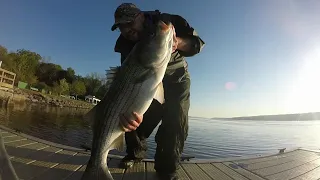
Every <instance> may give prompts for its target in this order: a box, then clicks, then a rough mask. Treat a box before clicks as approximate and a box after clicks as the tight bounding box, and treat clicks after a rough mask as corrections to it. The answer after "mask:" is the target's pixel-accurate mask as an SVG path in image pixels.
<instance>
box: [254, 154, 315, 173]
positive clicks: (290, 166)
mask: <svg viewBox="0 0 320 180" xmlns="http://www.w3.org/2000/svg"><path fill="white" fill-rule="evenodd" d="M317 159H319V157H317V156H312V157H309V158H304V159H297V160H295V161H291V162H288V163H284V164H280V165H276V166H272V167H267V168H263V169H259V170H255V171H253V172H255V173H257V174H259V175H261V176H268V175H272V174H276V173H279V172H282V171H286V170H290V169H293V168H296V167H299V166H301V165H303V164H306V163H308V162H311V161H314V160H317Z"/></svg>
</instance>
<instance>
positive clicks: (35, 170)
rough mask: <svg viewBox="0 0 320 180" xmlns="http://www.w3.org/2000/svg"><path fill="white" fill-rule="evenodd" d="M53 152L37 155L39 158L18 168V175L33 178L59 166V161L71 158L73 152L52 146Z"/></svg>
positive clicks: (23, 177)
mask: <svg viewBox="0 0 320 180" xmlns="http://www.w3.org/2000/svg"><path fill="white" fill-rule="evenodd" d="M50 148H51V150H52V152H54V151H55V152H54V153H51V154H48V155H47V156H42V157H37V160H36V161H34V162H31V163H29V164H25V165H24V166H20V167H19V168H17V169H16V171H17V172H18V176H19V177H20V178H22V179H25V180H27V179H31V178H32V177H34V176H37V175H40V174H41V173H43V172H45V171H46V170H48V169H50V168H52V167H54V166H57V165H58V164H59V163H61V162H63V161H64V160H66V159H68V158H71V157H72V154H75V153H72V154H71V155H70V152H63V150H62V149H59V148H53V147H50Z"/></svg>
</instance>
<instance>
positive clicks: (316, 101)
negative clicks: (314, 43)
mask: <svg viewBox="0 0 320 180" xmlns="http://www.w3.org/2000/svg"><path fill="white" fill-rule="evenodd" d="M302 61H303V65H302V67H301V71H299V72H297V73H298V79H297V80H296V82H295V83H294V86H293V87H292V89H291V92H289V93H288V99H287V108H288V110H290V111H293V112H319V111H320V46H318V47H317V48H313V49H310V50H309V51H308V52H307V53H306V54H304V57H303V58H302Z"/></svg>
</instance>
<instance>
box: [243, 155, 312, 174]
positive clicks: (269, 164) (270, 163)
mask: <svg viewBox="0 0 320 180" xmlns="http://www.w3.org/2000/svg"><path fill="white" fill-rule="evenodd" d="M317 156H318V155H317V154H316V153H313V152H304V153H299V154H295V155H292V156H287V157H282V158H276V159H274V158H273V160H272V161H264V162H259V163H254V164H249V165H248V166H247V167H246V169H249V170H252V171H254V170H258V169H263V168H267V167H272V166H276V165H280V164H285V163H289V162H292V161H294V160H297V159H304V158H309V157H317Z"/></svg>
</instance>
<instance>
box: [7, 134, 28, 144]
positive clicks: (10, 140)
mask: <svg viewBox="0 0 320 180" xmlns="http://www.w3.org/2000/svg"><path fill="white" fill-rule="evenodd" d="M26 139H27V138H24V137H21V136H17V135H16V136H10V137H5V138H3V143H4V144H6V143H9V142H15V141H22V140H26Z"/></svg>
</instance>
